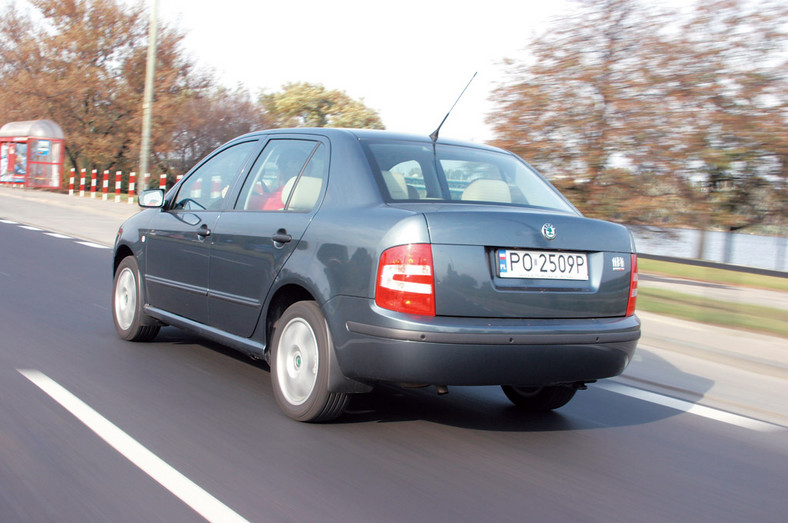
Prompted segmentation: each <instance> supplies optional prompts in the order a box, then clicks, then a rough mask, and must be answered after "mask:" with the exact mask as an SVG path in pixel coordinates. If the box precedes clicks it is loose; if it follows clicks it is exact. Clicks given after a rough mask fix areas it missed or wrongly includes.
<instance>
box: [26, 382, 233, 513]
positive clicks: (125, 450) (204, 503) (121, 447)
mask: <svg viewBox="0 0 788 523" xmlns="http://www.w3.org/2000/svg"><path fill="white" fill-rule="evenodd" d="M17 371H18V372H19V373H20V374H22V375H23V376H24V377H26V378H27V379H29V380H30V381H32V382H33V383H34V384H35V385H36V386H37V387H38V388H40V389H41V390H42V391H44V392H45V393H47V394H48V395H49V396H50V397H51V398H52V399H53V400H55V401H56V402H58V403H60V405H62V406H63V407H64V408H65V409H66V410H67V411H69V412H70V413H71V414H73V415H74V416H75V417H76V418H77V419H78V420H79V421H81V422H82V423H84V424H85V425H86V426H87V427H88V428H89V429H90V430H92V431H93V432H95V433H96V434H97V435H98V436H99V437H100V438H101V439H103V440H104V441H106V442H107V443H108V444H109V445H110V446H111V447H112V448H114V449H115V450H117V451H118V452H120V453H121V454H122V455H123V456H124V457H125V458H126V459H128V460H129V461H131V462H132V463H134V464H135V465H136V466H137V467H139V468H140V469H141V470H142V471H143V472H145V473H146V474H147V475H149V476H150V477H151V478H153V479H154V480H156V481H157V482H159V483H160V484H161V485H162V486H163V487H164V488H166V489H167V490H169V491H170V492H172V493H173V494H174V495H175V496H176V497H178V498H179V499H180V500H181V501H183V502H184V503H186V504H187V505H189V506H190V507H191V508H192V509H194V510H195V511H196V512H197V513H198V514H200V515H201V516H202V517H204V518H205V519H207V520H208V521H222V522H224V521H239V522H241V521H247V520H246V519H244V518H243V517H241V516H240V515H239V514H237V513H236V512H235V511H233V510H232V509H231V508H229V507H228V506H226V505H225V504H223V503H222V502H221V501H219V500H218V499H216V498H215V497H213V496H212V495H211V494H209V493H208V492H206V491H205V490H203V489H202V488H200V487H199V486H198V485H197V484H195V483H193V482H192V481H191V480H190V479H189V478H187V477H186V476H184V475H183V474H181V473H180V472H178V471H177V470H175V469H174V468H172V467H171V466H170V465H168V464H167V463H165V462H164V461H163V460H162V459H161V458H159V457H158V456H156V455H155V454H154V453H152V452H151V451H149V450H148V449H147V448H145V447H144V446H142V445H141V444H140V443H138V442H137V441H136V440H135V439H134V438H132V437H131V436H129V435H128V434H126V433H125V432H123V431H122V430H120V429H119V428H118V427H117V426H115V425H114V424H112V423H111V422H110V421H108V420H107V419H106V418H104V417H103V416H102V415H101V414H99V413H98V412H96V411H95V410H93V409H92V408H91V407H90V406H89V405H88V404H86V403H85V402H83V401H82V400H80V399H79V398H77V397H76V396H74V395H73V394H72V393H70V392H69V391H68V390H66V389H65V388H64V387H63V386H61V385H60V384H59V383H57V382H56V381H54V380H52V379H51V378H49V377H48V376H46V375H45V374H43V373H42V372H40V371H37V370H23V369H17Z"/></svg>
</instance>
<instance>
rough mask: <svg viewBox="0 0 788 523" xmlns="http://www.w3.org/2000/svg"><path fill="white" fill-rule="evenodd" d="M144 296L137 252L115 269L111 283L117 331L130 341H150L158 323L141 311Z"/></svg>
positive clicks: (127, 257) (124, 259)
mask: <svg viewBox="0 0 788 523" xmlns="http://www.w3.org/2000/svg"><path fill="white" fill-rule="evenodd" d="M143 304H144V297H143V294H142V284H141V283H140V270H139V266H138V265H137V260H136V259H135V258H134V256H126V257H125V258H123V260H122V261H121V262H120V264H119V265H118V270H117V271H115V282H114V285H113V286H112V318H113V320H114V321H115V330H117V331H118V335H119V336H120V337H121V338H123V339H124V340H128V341H150V340H152V339H153V338H155V337H156V334H158V333H159V325H158V324H156V323H155V320H153V319H152V318H150V317H149V316H147V315H146V314H145V313H144V312H143V311H142V306H143Z"/></svg>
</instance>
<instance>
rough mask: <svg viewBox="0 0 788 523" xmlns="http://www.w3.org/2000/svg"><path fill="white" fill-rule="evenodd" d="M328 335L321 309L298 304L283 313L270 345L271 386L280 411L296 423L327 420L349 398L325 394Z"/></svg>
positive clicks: (329, 340)
mask: <svg viewBox="0 0 788 523" xmlns="http://www.w3.org/2000/svg"><path fill="white" fill-rule="evenodd" d="M330 350H331V335H330V333H329V331H328V325H327V324H326V320H325V317H324V316H323V313H322V312H320V307H318V305H317V303H315V302H313V301H301V302H297V303H295V304H293V305H291V306H290V307H288V308H287V310H286V311H285V312H284V314H282V317H281V318H279V321H278V322H277V324H276V327H275V328H274V335H273V339H272V343H271V384H272V386H273V389H274V397H275V398H276V402H277V403H278V404H279V407H280V408H281V409H282V411H283V412H284V413H285V414H287V416H288V417H290V418H292V419H294V420H297V421H307V422H321V421H330V420H333V419H335V418H337V417H338V416H340V415H341V414H342V413H343V412H344V410H345V407H346V406H347V403H348V400H349V396H348V395H347V394H344V393H336V392H329V391H328V362H329V355H330V354H329V351H330Z"/></svg>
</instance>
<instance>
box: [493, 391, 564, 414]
mask: <svg viewBox="0 0 788 523" xmlns="http://www.w3.org/2000/svg"><path fill="white" fill-rule="evenodd" d="M501 388H502V389H503V392H504V394H506V397H507V398H509V401H511V402H512V403H514V404H515V405H516V406H517V407H518V408H520V409H522V410H524V411H526V412H547V411H549V410H553V409H557V408H559V407H563V406H564V405H566V404H567V403H569V400H571V399H572V398H573V397H574V395H575V392H577V389H576V388H575V387H571V386H568V385H551V386H548V387H517V386H513V385H503V386H501Z"/></svg>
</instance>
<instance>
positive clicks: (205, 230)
mask: <svg viewBox="0 0 788 523" xmlns="http://www.w3.org/2000/svg"><path fill="white" fill-rule="evenodd" d="M210 235H211V230H210V229H209V228H208V226H207V225H206V224H202V227H200V228H199V229H197V236H199V237H200V238H205V237H206V236H210Z"/></svg>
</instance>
